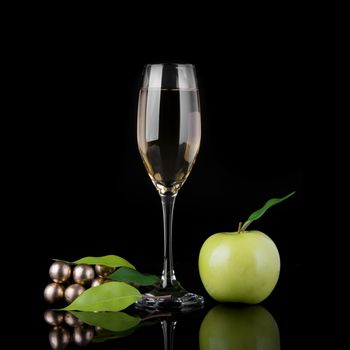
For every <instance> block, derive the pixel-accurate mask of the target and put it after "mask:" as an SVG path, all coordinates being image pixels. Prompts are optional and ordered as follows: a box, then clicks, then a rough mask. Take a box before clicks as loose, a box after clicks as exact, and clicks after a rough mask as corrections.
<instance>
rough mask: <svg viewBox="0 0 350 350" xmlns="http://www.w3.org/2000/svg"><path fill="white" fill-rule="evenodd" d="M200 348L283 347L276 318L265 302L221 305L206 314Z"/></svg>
mask: <svg viewBox="0 0 350 350" xmlns="http://www.w3.org/2000/svg"><path fill="white" fill-rule="evenodd" d="M199 348H200V350H218V349H225V350H230V349H232V350H233V349H234V350H237V349H244V350H280V337H279V329H278V325H277V323H276V321H275V319H274V318H273V317H272V315H271V314H270V313H269V312H268V311H267V310H266V309H265V308H263V307H262V306H260V305H259V306H248V307H244V308H237V307H229V306H224V305H218V306H215V307H214V308H212V309H211V310H210V311H209V312H208V313H207V315H206V316H205V317H204V319H203V321H202V324H201V327H200V331H199Z"/></svg>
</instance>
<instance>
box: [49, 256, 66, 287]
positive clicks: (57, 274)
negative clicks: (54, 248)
mask: <svg viewBox="0 0 350 350" xmlns="http://www.w3.org/2000/svg"><path fill="white" fill-rule="evenodd" d="M70 274H71V268H70V266H69V265H68V264H67V263H65V262H63V261H56V262H54V263H53V264H52V265H51V266H50V270H49V275H50V277H51V279H52V280H53V281H55V282H57V283H63V282H65V281H67V280H68V278H69V277H70Z"/></svg>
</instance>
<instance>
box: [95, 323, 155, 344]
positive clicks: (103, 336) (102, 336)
mask: <svg viewBox="0 0 350 350" xmlns="http://www.w3.org/2000/svg"><path fill="white" fill-rule="evenodd" d="M158 322H159V321H142V322H140V323H139V324H137V325H136V326H135V327H133V328H128V329H126V330H124V331H122V332H110V331H107V330H103V331H102V333H99V334H98V335H97V336H95V337H94V339H93V340H92V342H93V343H102V342H105V341H107V340H111V339H118V338H122V337H127V336H129V335H131V334H132V333H134V332H135V331H136V330H137V329H139V328H141V327H144V326H153V325H155V324H158Z"/></svg>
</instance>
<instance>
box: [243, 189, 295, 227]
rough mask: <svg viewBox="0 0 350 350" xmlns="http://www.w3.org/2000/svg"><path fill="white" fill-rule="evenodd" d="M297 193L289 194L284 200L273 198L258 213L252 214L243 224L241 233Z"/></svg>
mask: <svg viewBox="0 0 350 350" xmlns="http://www.w3.org/2000/svg"><path fill="white" fill-rule="evenodd" d="M294 193H295V191H293V192H292V193H289V194H288V195H287V196H285V197H283V198H272V199H269V200H268V201H267V202H266V203H265V204H264V206H263V207H262V208H260V209H258V210H257V211H255V212H254V213H252V214H250V216H249V218H248V220H247V221H246V222H245V223H244V224H243V226H242V229H241V230H240V231H245V230H246V229H247V227H248V226H249V225H250V224H251V223H252V222H253V221H255V220H257V219H259V218H261V217H262V216H263V215H264V214H265V212H266V211H267V210H268V209H270V208H271V207H272V206H274V205H276V204H278V203H281V202H283V201H285V200H286V199H287V198H289V197H291V196H293V194H294Z"/></svg>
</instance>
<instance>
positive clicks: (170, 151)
mask: <svg viewBox="0 0 350 350" xmlns="http://www.w3.org/2000/svg"><path fill="white" fill-rule="evenodd" d="M200 138H201V118H200V107H199V95H198V89H197V81H196V75H195V68H194V66H193V65H191V64H175V63H167V64H152V65H147V66H146V67H145V70H144V78H143V84H142V87H141V90H140V95H139V104H138V119H137V141H138V146H139V151H140V154H141V157H142V160H143V162H144V165H145V167H146V170H147V172H148V175H149V176H150V178H151V180H152V182H153V184H154V186H155V187H156V189H157V191H158V192H159V194H160V197H161V202H162V207H163V221H164V261H163V272H162V276H161V283H160V286H159V288H156V289H154V290H153V291H151V292H150V293H147V294H144V295H143V296H142V299H141V300H140V301H139V302H138V306H139V307H145V308H168V309H182V308H191V307H194V306H199V305H202V304H203V303H204V299H203V297H202V296H199V295H196V294H194V293H190V292H188V291H186V290H185V289H184V288H183V287H182V286H181V284H180V283H179V282H178V281H177V279H176V277H175V272H174V265H173V254H172V221H173V210H174V202H175V198H176V195H177V193H178V191H179V189H180V188H181V186H182V185H183V184H184V182H185V181H186V179H187V177H188V175H189V173H190V171H191V169H192V167H193V164H194V162H195V160H196V156H197V154H198V151H199V146H200Z"/></svg>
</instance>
